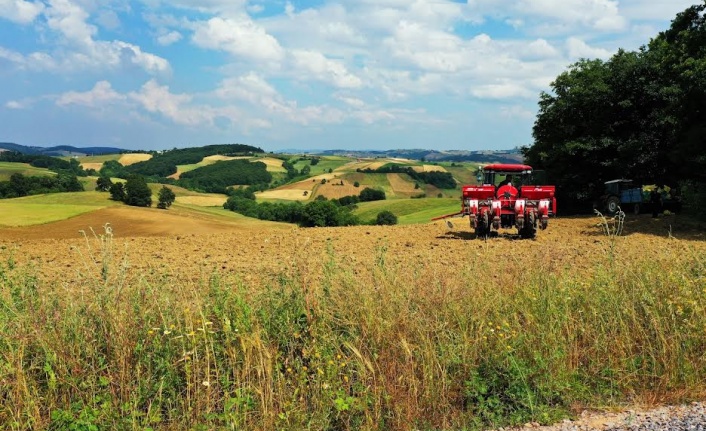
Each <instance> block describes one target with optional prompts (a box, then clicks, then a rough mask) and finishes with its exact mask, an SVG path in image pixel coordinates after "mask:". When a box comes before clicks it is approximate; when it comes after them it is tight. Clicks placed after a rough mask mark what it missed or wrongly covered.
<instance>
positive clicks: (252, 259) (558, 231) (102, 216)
mask: <svg viewBox="0 0 706 431" xmlns="http://www.w3.org/2000/svg"><path fill="white" fill-rule="evenodd" d="M283 192H284V191H283ZM289 192H290V193H296V192H297V191H296V190H290V191H289ZM268 196H269V195H268ZM289 198H292V197H289ZM180 199H188V197H183V198H180ZM236 217H237V218H233V219H232V220H228V219H223V218H214V217H212V216H210V215H208V214H201V213H198V212H185V211H179V212H178V211H174V210H168V211H160V210H157V209H145V208H134V207H122V206H118V207H110V208H104V209H101V210H98V211H94V212H91V213H88V214H83V215H80V216H77V217H74V218H71V219H68V220H64V221H60V222H54V223H48V224H45V225H40V226H31V227H21V228H6V229H0V244H2V245H3V247H4V248H5V249H6V250H11V249H15V250H16V251H15V253H14V256H15V259H16V260H17V261H22V262H26V263H30V262H31V263H33V264H40V263H41V267H42V269H43V270H44V271H45V272H46V273H47V274H49V273H52V272H55V271H59V272H62V271H64V270H65V268H66V267H67V266H71V265H75V264H77V263H78V262H77V259H78V256H76V255H75V254H72V253H70V250H71V249H73V248H76V247H78V248H80V247H81V246H82V245H85V244H86V240H85V239H84V237H83V234H82V233H81V231H84V232H87V233H88V236H89V238H90V237H91V236H93V234H92V233H90V230H91V229H93V230H94V231H95V233H96V234H100V233H102V231H103V226H104V225H105V224H106V223H109V224H110V226H111V229H112V233H113V238H114V242H115V244H116V245H118V247H117V249H118V250H123V249H125V250H126V251H127V256H126V258H127V259H128V260H129V261H130V262H132V263H131V266H132V267H133V268H134V269H135V271H136V272H138V273H139V272H140V271H141V269H140V268H143V269H144V268H148V267H150V266H151V265H153V264H154V263H155V262H159V261H160V260H164V261H174V262H187V261H188V262H189V263H190V264H191V265H194V269H196V268H203V267H209V268H211V269H212V270H214V271H218V272H220V271H226V272H235V273H238V274H239V275H241V276H246V277H248V278H251V277H252V276H253V275H255V274H258V275H260V276H262V275H264V274H270V273H274V272H277V271H281V270H284V269H286V268H288V267H289V266H291V265H294V264H295V263H296V264H297V265H305V266H307V268H308V270H311V271H314V272H317V271H319V270H320V269H321V268H320V264H321V261H322V259H323V257H322V256H324V255H325V254H326V253H327V247H328V246H327V244H329V245H330V247H332V250H333V252H334V255H335V258H336V259H337V260H338V259H341V260H345V261H348V262H361V263H363V262H365V263H366V264H367V263H370V262H371V261H372V260H374V259H375V256H376V253H377V252H376V250H378V249H379V248H380V247H384V248H385V249H386V250H387V256H388V258H389V259H391V261H395V262H398V263H399V264H404V263H405V262H407V263H420V264H424V265H425V266H428V267H429V268H436V269H437V270H438V271H444V272H448V273H450V274H462V273H466V272H467V271H468V268H469V265H470V267H472V266H476V265H480V266H483V267H484V268H486V270H489V271H490V272H493V273H494V272H495V271H496V270H493V269H492V268H494V267H497V273H496V274H495V275H494V276H493V277H494V279H495V280H503V282H504V283H510V284H512V279H511V278H507V279H506V277H507V275H508V273H504V272H503V271H502V270H501V268H503V267H504V265H506V264H508V265H510V266H512V267H518V266H519V267H521V266H522V265H524V264H526V263H530V262H531V264H532V265H537V266H540V267H543V268H545V269H546V270H547V271H548V272H552V271H559V270H572V271H583V272H584V273H585V274H586V275H590V273H591V271H592V270H593V269H594V267H595V265H596V263H597V262H599V261H602V260H603V259H604V258H605V256H606V253H608V251H609V250H608V249H609V247H611V246H614V247H615V248H616V249H615V251H616V253H617V255H619V256H620V260H621V262H622V261H625V262H629V261H630V260H633V259H637V258H639V259H641V260H642V259H644V257H645V255H646V253H649V252H650V250H659V251H661V252H664V251H669V252H670V253H671V252H674V253H676V252H677V250H681V251H683V250H685V249H687V248H692V249H694V250H701V251H702V252H705V253H706V235H704V233H703V232H699V231H697V230H693V229H689V228H686V227H685V226H686V225H684V226H681V225H680V221H679V220H678V219H677V218H676V217H675V216H672V217H665V218H664V219H659V220H653V219H651V218H650V217H649V216H639V217H637V218H635V219H634V220H629V221H628V222H627V223H626V226H625V234H624V236H622V237H619V238H617V239H616V240H615V241H612V240H610V238H609V237H607V236H606V235H605V234H604V233H603V232H602V229H603V228H602V227H601V226H600V225H599V224H598V222H599V220H598V219H597V218H596V217H583V218H582V217H579V218H573V217H572V218H555V219H552V220H551V221H550V223H549V228H548V229H547V230H545V231H538V233H537V237H536V239H534V240H519V239H517V238H516V236H514V233H515V231H514V229H508V230H507V231H506V232H505V231H503V232H501V236H500V237H498V238H490V239H488V240H480V239H475V238H474V235H473V233H472V231H471V229H470V228H469V227H468V220H467V219H453V220H454V221H453V228H449V227H448V226H447V225H446V223H445V222H443V221H439V222H435V223H429V224H422V225H408V226H389V227H378V226H365V227H361V226H354V227H341V228H298V227H296V226H294V225H288V224H282V223H270V222H262V221H259V220H255V219H250V218H246V217H242V216H236ZM670 228H671V229H672V232H671V235H672V236H673V237H674V238H673V239H670V238H669V235H670V231H669V229H670ZM302 247H304V250H306V252H305V253H301V250H302ZM189 253H194V255H193V256H192V257H193V258H192V257H189ZM660 255H661V257H660ZM154 256H160V257H159V258H156V260H154V259H153V258H154ZM662 258H664V255H663V254H662V253H658V254H657V255H656V257H655V259H658V260H659V259H662ZM180 265H181V266H180V267H181V269H182V270H183V269H185V268H184V267H183V264H180ZM186 272H189V271H186Z"/></svg>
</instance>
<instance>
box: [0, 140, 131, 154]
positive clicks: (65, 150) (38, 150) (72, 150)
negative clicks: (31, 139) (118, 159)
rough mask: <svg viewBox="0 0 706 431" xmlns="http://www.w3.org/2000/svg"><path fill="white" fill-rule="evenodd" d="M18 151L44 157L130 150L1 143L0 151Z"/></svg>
mask: <svg viewBox="0 0 706 431" xmlns="http://www.w3.org/2000/svg"><path fill="white" fill-rule="evenodd" d="M2 150H8V151H17V152H18V153H22V154H32V155H43V156H54V157H60V156H78V157H83V156H99V155H102V154H119V153H126V152H129V150H125V149H123V148H115V147H73V146H71V145H57V146H54V147H30V146H26V145H20V144H14V143H12V142H0V151H2Z"/></svg>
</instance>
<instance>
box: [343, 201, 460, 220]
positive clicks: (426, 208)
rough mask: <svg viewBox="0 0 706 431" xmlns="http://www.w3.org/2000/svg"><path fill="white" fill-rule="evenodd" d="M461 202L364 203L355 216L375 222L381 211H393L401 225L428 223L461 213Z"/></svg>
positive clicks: (360, 205) (360, 204) (359, 205)
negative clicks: (436, 218) (438, 218)
mask: <svg viewBox="0 0 706 431" xmlns="http://www.w3.org/2000/svg"><path fill="white" fill-rule="evenodd" d="M459 209H460V202H459V200H457V199H451V198H443V199H437V198H427V199H396V200H384V201H375V202H362V203H359V204H358V209H356V210H355V211H353V213H354V214H355V215H357V216H358V217H360V218H361V219H362V220H364V221H369V220H375V217H376V216H377V214H378V213H379V212H380V211H385V210H387V211H391V212H392V213H393V214H395V215H396V216H397V217H398V221H399V223H400V224H415V223H427V222H429V221H431V219H432V218H433V217H437V216H440V215H444V214H450V213H454V212H457V211H459Z"/></svg>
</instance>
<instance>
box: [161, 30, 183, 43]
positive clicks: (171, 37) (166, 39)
mask: <svg viewBox="0 0 706 431" xmlns="http://www.w3.org/2000/svg"><path fill="white" fill-rule="evenodd" d="M181 38H182V36H181V33H179V32H178V31H170V32H169V33H166V34H162V35H160V36H157V42H158V43H159V44H160V45H163V46H167V45H171V44H173V43H176V42H179V41H180V40H181Z"/></svg>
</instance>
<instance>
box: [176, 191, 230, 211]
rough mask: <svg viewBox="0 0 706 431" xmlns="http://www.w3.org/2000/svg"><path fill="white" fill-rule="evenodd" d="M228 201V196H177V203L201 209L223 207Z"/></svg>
mask: <svg viewBox="0 0 706 431" xmlns="http://www.w3.org/2000/svg"><path fill="white" fill-rule="evenodd" d="M227 200H228V197H227V196H223V195H217V194H213V195H211V196H208V195H207V196H177V198H176V202H178V203H180V204H186V205H196V206H199V207H221V208H222V207H223V204H224V203H226V201H227Z"/></svg>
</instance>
